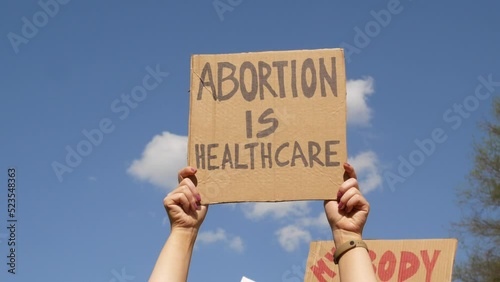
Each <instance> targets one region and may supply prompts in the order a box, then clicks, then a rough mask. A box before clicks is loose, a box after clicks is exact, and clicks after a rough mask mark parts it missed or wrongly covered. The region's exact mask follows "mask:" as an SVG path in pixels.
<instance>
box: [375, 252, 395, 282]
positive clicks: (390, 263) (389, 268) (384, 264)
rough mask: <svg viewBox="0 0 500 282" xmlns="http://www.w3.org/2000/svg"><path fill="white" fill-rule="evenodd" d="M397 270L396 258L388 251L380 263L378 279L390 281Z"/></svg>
mask: <svg viewBox="0 0 500 282" xmlns="http://www.w3.org/2000/svg"><path fill="white" fill-rule="evenodd" d="M395 269H396V256H395V255H394V253H393V252H391V251H386V252H385V253H384V254H383V255H382V257H381V258H380V261H379V263H378V278H380V280H382V281H389V279H391V278H392V275H394V270H395Z"/></svg>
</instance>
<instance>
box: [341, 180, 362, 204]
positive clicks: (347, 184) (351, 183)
mask: <svg viewBox="0 0 500 282" xmlns="http://www.w3.org/2000/svg"><path fill="white" fill-rule="evenodd" d="M351 188H355V189H357V190H359V184H358V180H356V179H355V178H349V179H347V180H346V181H344V183H342V184H341V185H340V188H339V191H338V192H337V200H338V199H340V198H342V195H344V193H345V192H346V191H348V190H349V189H351Z"/></svg>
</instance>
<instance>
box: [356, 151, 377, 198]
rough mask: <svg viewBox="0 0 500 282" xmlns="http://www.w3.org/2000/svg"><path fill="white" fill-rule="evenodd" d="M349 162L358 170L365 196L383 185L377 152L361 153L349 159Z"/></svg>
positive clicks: (361, 188) (360, 186) (360, 184)
mask: <svg viewBox="0 0 500 282" xmlns="http://www.w3.org/2000/svg"><path fill="white" fill-rule="evenodd" d="M348 162H349V163H350V164H351V165H352V166H353V167H354V169H355V170H356V174H357V176H358V181H359V188H360V190H361V192H363V194H366V193H368V192H370V191H372V190H374V189H375V188H377V187H378V186H380V185H381V184H382V176H381V175H380V170H379V169H378V168H379V167H380V164H379V160H378V157H377V154H376V153H375V152H373V151H366V152H361V153H359V154H358V155H356V156H354V157H353V158H349V160H348Z"/></svg>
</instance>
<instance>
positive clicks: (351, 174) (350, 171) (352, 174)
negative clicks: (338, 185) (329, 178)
mask: <svg viewBox="0 0 500 282" xmlns="http://www.w3.org/2000/svg"><path fill="white" fill-rule="evenodd" d="M349 178H355V179H357V178H358V177H357V176H356V171H355V170H354V167H352V166H351V165H350V164H348V163H344V181H345V180H347V179H349Z"/></svg>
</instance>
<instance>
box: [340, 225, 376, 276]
mask: <svg viewBox="0 0 500 282" xmlns="http://www.w3.org/2000/svg"><path fill="white" fill-rule="evenodd" d="M333 236H334V241H335V246H337V247H338V246H340V245H341V244H343V243H345V242H348V241H350V240H361V239H362V238H361V235H358V234H352V233H346V232H342V231H335V232H333ZM338 267H339V275H340V281H342V282H359V281H363V282H372V281H373V282H376V281H377V280H376V278H375V273H374V271H373V266H372V263H371V259H370V256H369V254H368V252H367V251H366V249H365V248H360V247H357V248H354V249H351V250H349V251H347V252H346V253H344V254H343V255H342V257H341V258H340V260H339V264H338Z"/></svg>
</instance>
